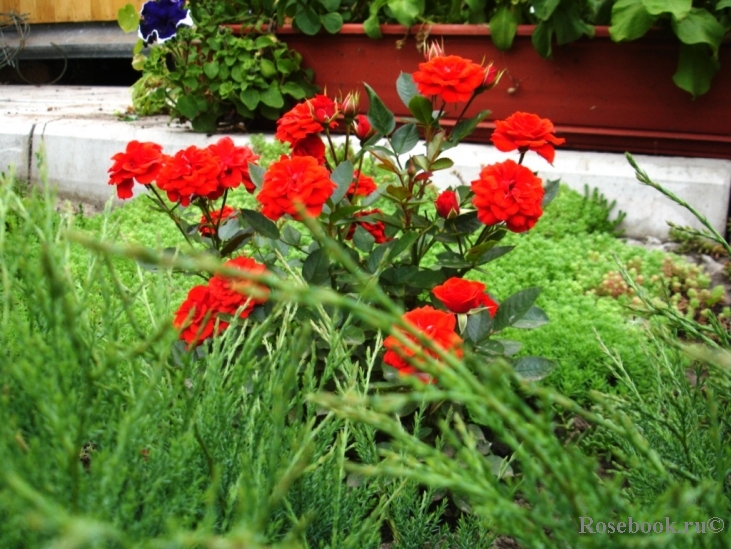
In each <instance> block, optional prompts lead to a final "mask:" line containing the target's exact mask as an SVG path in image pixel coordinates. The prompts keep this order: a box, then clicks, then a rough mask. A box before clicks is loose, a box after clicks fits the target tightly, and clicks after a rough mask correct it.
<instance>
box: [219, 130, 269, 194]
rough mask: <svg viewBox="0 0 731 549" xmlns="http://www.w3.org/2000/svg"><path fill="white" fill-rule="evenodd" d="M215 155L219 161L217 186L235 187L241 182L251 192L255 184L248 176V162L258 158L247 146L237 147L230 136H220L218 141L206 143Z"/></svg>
mask: <svg viewBox="0 0 731 549" xmlns="http://www.w3.org/2000/svg"><path fill="white" fill-rule="evenodd" d="M208 150H210V151H211V152H212V153H213V155H214V156H215V157H217V158H218V160H219V161H220V162H221V164H222V167H221V172H220V173H219V174H218V183H219V187H221V188H223V189H235V188H236V187H238V186H239V185H241V184H242V183H243V185H244V187H246V190H247V191H249V192H250V193H253V192H254V191H255V190H256V186H255V185H254V183H253V182H252V181H251V177H250V176H249V162H251V163H254V162H256V161H257V160H259V156H258V155H256V154H254V151H252V150H251V149H250V148H249V147H237V146H236V145H235V144H234V142H233V140H232V139H231V138H230V137H228V136H227V137H222V138H221V139H219V140H218V143H214V144H212V145H208Z"/></svg>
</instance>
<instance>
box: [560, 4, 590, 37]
mask: <svg viewBox="0 0 731 549" xmlns="http://www.w3.org/2000/svg"><path fill="white" fill-rule="evenodd" d="M552 21H553V30H554V31H555V32H556V42H558V44H559V45H563V44H568V43H570V42H573V41H575V40H578V39H579V38H581V37H582V36H583V35H584V34H585V35H587V36H589V37H592V36H594V27H593V26H592V25H589V24H588V23H585V22H584V20H583V19H582V17H581V10H580V8H579V6H578V4H571V5H570V6H569V7H567V8H565V7H564V6H559V8H558V9H557V10H556V11H555V12H554V14H553V17H552Z"/></svg>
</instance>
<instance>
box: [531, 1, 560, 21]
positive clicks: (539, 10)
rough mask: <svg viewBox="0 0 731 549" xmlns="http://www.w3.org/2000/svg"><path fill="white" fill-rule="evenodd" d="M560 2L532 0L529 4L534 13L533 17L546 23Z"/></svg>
mask: <svg viewBox="0 0 731 549" xmlns="http://www.w3.org/2000/svg"><path fill="white" fill-rule="evenodd" d="M560 2H561V0H533V1H532V2H531V3H532V5H533V9H534V10H536V11H535V15H536V17H537V18H538V19H540V20H541V21H546V20H547V19H548V18H550V17H551V15H553V11H554V10H555V9H556V8H557V7H558V5H559V3H560Z"/></svg>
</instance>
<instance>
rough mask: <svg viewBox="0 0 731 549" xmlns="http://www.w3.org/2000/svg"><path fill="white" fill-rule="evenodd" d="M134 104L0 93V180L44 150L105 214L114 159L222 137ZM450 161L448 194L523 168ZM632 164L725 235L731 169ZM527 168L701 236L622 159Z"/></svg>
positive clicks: (444, 177)
mask: <svg viewBox="0 0 731 549" xmlns="http://www.w3.org/2000/svg"><path fill="white" fill-rule="evenodd" d="M129 104H130V96H129V90H128V89H125V88H102V87H78V88H74V87H50V86H49V87H41V88H38V87H33V86H0V170H2V169H4V167H5V165H6V164H11V163H15V164H16V166H17V168H18V171H19V173H20V174H26V175H27V169H28V166H29V164H28V159H29V158H30V157H32V155H33V154H35V152H37V151H38V150H40V148H41V144H42V145H43V147H44V148H45V154H46V157H47V164H48V174H49V178H50V180H51V181H52V182H53V183H54V184H56V185H57V186H58V189H59V193H60V194H61V195H62V196H64V197H67V198H72V199H75V200H83V201H85V202H93V203H97V204H101V203H103V202H105V201H106V200H108V199H109V198H110V197H112V196H113V195H114V189H113V188H112V187H110V186H109V185H107V180H108V178H107V170H108V168H109V166H110V165H111V161H110V159H111V156H112V155H113V154H115V153H117V152H119V151H121V150H123V149H124V148H125V146H126V144H127V143H128V142H129V141H131V140H132V139H137V140H139V141H154V142H156V143H159V144H161V145H162V146H163V150H164V151H165V152H166V153H168V154H174V153H175V152H176V151H178V150H180V149H182V148H184V147H187V146H190V145H193V144H195V145H199V146H204V145H206V144H209V143H212V142H214V141H216V140H218V139H219V138H220V137H221V136H220V135H216V136H210V137H208V136H205V135H202V134H196V133H193V132H190V131H189V130H188V129H187V128H186V127H185V126H181V125H178V124H172V125H171V124H169V123H168V117H151V118H144V119H140V120H137V121H132V122H126V121H123V120H121V119H120V116H119V115H120V114H122V113H124V112H125V111H126V109H127V106H128V105H129ZM31 135H32V137H31ZM231 137H232V138H233V139H234V141H235V142H236V143H237V144H240V145H244V144H247V143H249V137H248V136H247V135H233V136H231ZM31 147H32V148H31ZM414 152H416V151H414ZM447 156H448V157H450V158H452V160H454V162H455V165H454V167H453V168H452V169H451V170H445V171H442V172H437V174H435V175H436V177H435V183H436V184H437V185H438V186H440V187H442V188H444V187H447V186H450V185H451V186H456V185H458V184H460V178H461V180H462V181H464V182H466V183H469V182H470V181H472V180H474V179H476V178H477V176H478V174H479V171H480V170H481V168H482V167H483V166H485V165H487V164H490V163H493V162H500V161H503V160H505V159H507V158H513V159H517V155H516V154H506V153H501V152H499V151H497V150H496V149H495V148H494V147H490V146H486V145H474V144H463V145H461V146H459V147H457V148H456V149H452V150H450V151H449V152H448V154H447ZM635 158H636V160H637V162H638V163H639V165H640V166H641V167H642V168H643V169H644V170H645V171H647V173H648V174H649V175H650V177H652V178H653V179H654V180H656V181H657V182H658V183H661V184H662V185H664V186H666V187H667V188H668V189H669V190H671V191H672V192H674V193H676V194H677V195H678V196H680V197H681V198H683V199H685V200H687V201H688V202H690V203H691V204H692V205H693V206H694V207H696V208H697V209H698V210H699V211H700V212H701V213H702V214H703V215H705V216H706V217H707V218H708V219H709V221H710V222H711V223H712V224H713V226H714V227H716V229H717V230H719V231H720V232H722V233H723V232H725V225H726V220H727V214H728V205H729V193H730V190H731V161H728V160H713V159H699V158H679V157H654V156H645V155H637V156H636V157H635ZM525 164H526V166H528V167H529V168H531V169H533V170H535V171H537V172H538V175H539V176H540V177H542V178H545V179H556V178H560V179H561V180H562V181H564V182H565V183H567V184H568V185H569V186H570V187H572V188H574V189H576V190H577V191H579V192H582V193H583V192H584V186H585V185H588V187H589V188H590V189H593V188H597V189H599V191H600V192H601V193H602V194H603V195H604V196H605V197H606V198H607V199H608V200H610V201H612V200H616V202H617V205H616V210H615V212H618V211H619V210H622V211H624V212H625V213H626V214H627V217H626V218H625V221H624V223H623V227H624V229H625V232H626V234H627V236H630V237H635V238H642V237H646V236H653V237H656V238H660V239H666V238H667V236H668V226H667V224H666V221H671V222H673V223H676V224H680V225H691V226H694V227H700V225H699V224H698V222H697V221H696V220H695V219H694V218H693V217H692V216H691V215H690V214H689V213H688V212H687V211H686V210H684V209H683V208H681V207H679V206H677V205H675V204H673V203H672V202H671V201H670V200H668V199H667V198H665V197H664V196H662V195H661V194H660V193H659V192H657V191H655V190H654V189H651V188H649V187H646V186H644V185H641V184H640V183H639V182H638V181H637V180H636V179H635V175H634V171H633V170H632V167H631V166H630V165H629V163H628V162H627V160H626V159H625V157H624V155H621V154H610V153H592V152H576V151H566V150H561V149H560V148H559V149H558V150H557V152H556V159H555V163H554V165H553V166H551V165H549V164H548V163H547V162H546V161H545V160H543V159H542V158H540V157H539V156H538V155H536V154H528V155H527V156H526V159H525ZM30 168H31V173H30V177H31V179H32V180H35V179H37V171H36V169H35V160H34V161H33V162H32V163H31V164H30ZM22 170H25V172H23V171H22ZM455 174H459V177H457V175H455Z"/></svg>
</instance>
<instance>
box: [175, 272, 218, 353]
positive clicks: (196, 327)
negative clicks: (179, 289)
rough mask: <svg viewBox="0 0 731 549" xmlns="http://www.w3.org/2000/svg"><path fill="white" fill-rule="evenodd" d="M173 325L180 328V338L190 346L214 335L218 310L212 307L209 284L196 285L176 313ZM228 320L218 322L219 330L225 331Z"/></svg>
mask: <svg viewBox="0 0 731 549" xmlns="http://www.w3.org/2000/svg"><path fill="white" fill-rule="evenodd" d="M173 326H175V327H176V328H177V329H179V330H180V339H182V340H183V341H185V342H186V343H187V344H188V348H191V347H195V346H196V345H200V343H202V342H203V341H204V340H206V339H208V338H209V337H211V336H212V335H213V331H214V329H215V327H216V311H215V310H214V309H213V308H212V303H211V292H210V291H209V289H208V287H207V286H194V287H193V288H191V289H190V291H189V292H188V297H187V298H186V300H185V301H184V302H183V304H182V305H180V308H179V309H178V310H177V312H176V313H175V319H174V320H173ZM227 326H228V323H227V322H223V321H219V322H218V331H219V332H221V331H223V330H224V329H225V328H226V327H227Z"/></svg>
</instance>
